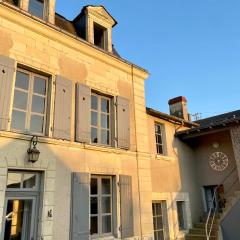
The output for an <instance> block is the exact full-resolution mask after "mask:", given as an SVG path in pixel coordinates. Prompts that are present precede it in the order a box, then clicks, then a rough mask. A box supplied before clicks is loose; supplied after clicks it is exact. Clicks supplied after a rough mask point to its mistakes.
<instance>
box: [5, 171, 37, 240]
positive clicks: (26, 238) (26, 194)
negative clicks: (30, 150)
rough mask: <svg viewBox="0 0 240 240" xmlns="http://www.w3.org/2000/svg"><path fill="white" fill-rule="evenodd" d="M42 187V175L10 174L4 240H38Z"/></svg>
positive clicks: (6, 198) (33, 173) (32, 173)
mask: <svg viewBox="0 0 240 240" xmlns="http://www.w3.org/2000/svg"><path fill="white" fill-rule="evenodd" d="M40 185H41V175H40V173H35V172H16V171H9V172H8V176H7V186H6V195H5V204H4V210H3V231H2V238H1V239H2V240H36V239H37V225H38V218H39V208H40Z"/></svg>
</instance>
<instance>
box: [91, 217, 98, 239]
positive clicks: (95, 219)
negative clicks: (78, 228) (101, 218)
mask: <svg viewBox="0 0 240 240" xmlns="http://www.w3.org/2000/svg"><path fill="white" fill-rule="evenodd" d="M90 232H91V235H93V234H97V233H98V217H91V230H90Z"/></svg>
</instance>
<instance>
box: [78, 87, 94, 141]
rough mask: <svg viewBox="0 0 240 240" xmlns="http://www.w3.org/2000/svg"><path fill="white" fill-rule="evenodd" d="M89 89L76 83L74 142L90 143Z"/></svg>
mask: <svg viewBox="0 0 240 240" xmlns="http://www.w3.org/2000/svg"><path fill="white" fill-rule="evenodd" d="M90 124H91V89H90V88H89V87H88V86H86V85H83V84H80V83H78V84H77V89H76V141H77V142H83V143H90V136H91V127H90Z"/></svg>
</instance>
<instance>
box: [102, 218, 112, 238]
mask: <svg viewBox="0 0 240 240" xmlns="http://www.w3.org/2000/svg"><path fill="white" fill-rule="evenodd" d="M111 229H112V224H111V216H103V217H102V233H103V234H104V233H110V232H111Z"/></svg>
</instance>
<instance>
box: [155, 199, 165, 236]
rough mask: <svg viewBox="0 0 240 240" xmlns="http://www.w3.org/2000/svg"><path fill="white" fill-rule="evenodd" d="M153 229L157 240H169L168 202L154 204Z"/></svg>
mask: <svg viewBox="0 0 240 240" xmlns="http://www.w3.org/2000/svg"><path fill="white" fill-rule="evenodd" d="M152 213H153V229H154V239H155V240H167V239H169V229H168V216H167V202H166V201H157V202H153V203H152Z"/></svg>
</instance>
